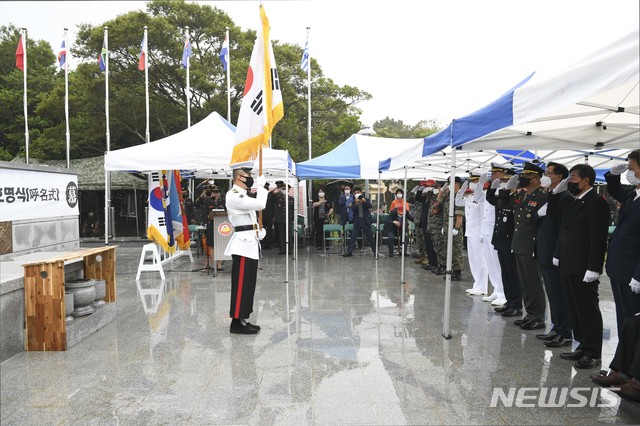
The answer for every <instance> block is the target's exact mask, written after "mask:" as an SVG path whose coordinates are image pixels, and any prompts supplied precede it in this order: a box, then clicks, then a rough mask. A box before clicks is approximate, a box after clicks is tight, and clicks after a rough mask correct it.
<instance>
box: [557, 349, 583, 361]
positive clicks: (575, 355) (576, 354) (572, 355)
mask: <svg viewBox="0 0 640 426" xmlns="http://www.w3.org/2000/svg"><path fill="white" fill-rule="evenodd" d="M583 356H584V349H576V350H575V351H573V352H562V353H561V354H560V358H562V359H569V360H572V361H577V360H579V359H580V358H582V357H583Z"/></svg>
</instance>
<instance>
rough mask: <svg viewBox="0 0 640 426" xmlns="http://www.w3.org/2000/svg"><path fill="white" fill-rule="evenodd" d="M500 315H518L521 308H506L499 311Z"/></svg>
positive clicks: (520, 312)
mask: <svg viewBox="0 0 640 426" xmlns="http://www.w3.org/2000/svg"><path fill="white" fill-rule="evenodd" d="M501 315H502V316H503V317H507V318H509V317H519V316H520V315H522V310H521V309H508V310H506V311H504V312H502V313H501Z"/></svg>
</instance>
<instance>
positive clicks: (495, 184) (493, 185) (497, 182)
mask: <svg viewBox="0 0 640 426" xmlns="http://www.w3.org/2000/svg"><path fill="white" fill-rule="evenodd" d="M501 183H502V181H501V180H500V179H494V180H493V182H491V189H498V187H499V186H500V184H501Z"/></svg>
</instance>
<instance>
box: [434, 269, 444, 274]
mask: <svg viewBox="0 0 640 426" xmlns="http://www.w3.org/2000/svg"><path fill="white" fill-rule="evenodd" d="M444 274H446V272H445V269H444V268H438V269H437V270H436V275H444Z"/></svg>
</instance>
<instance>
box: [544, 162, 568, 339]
mask: <svg viewBox="0 0 640 426" xmlns="http://www.w3.org/2000/svg"><path fill="white" fill-rule="evenodd" d="M568 176H569V170H567V168H566V167H565V166H564V165H562V164H558V163H554V162H550V163H549V164H547V168H546V170H545V172H544V176H543V177H542V179H545V181H546V182H548V185H545V184H544V183H543V184H542V185H543V186H545V187H546V188H547V190H548V191H553V190H554V189H555V187H556V186H558V185H559V184H560V182H561V181H562V180H564V179H566V178H567V177H568ZM565 195H566V196H568V197H570V195H569V194H568V193H567V192H565ZM538 216H539V217H540V220H539V221H538V242H537V244H536V258H537V259H538V269H539V270H540V276H542V280H543V282H544V288H545V290H546V292H547V298H548V299H549V311H551V322H552V323H553V327H552V328H551V331H550V332H549V333H541V334H536V337H537V338H538V339H542V340H544V341H545V342H544V346H546V347H547V348H559V347H562V346H571V338H572V335H571V320H570V319H569V309H568V308H567V302H566V298H565V295H564V290H563V289H562V282H561V280H560V271H559V270H558V267H557V266H555V265H554V264H553V254H554V252H555V250H556V244H557V243H558V234H559V233H560V220H559V218H558V216H557V215H548V214H547V205H546V204H545V205H544V206H543V207H542V208H541V209H540V210H538Z"/></svg>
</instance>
